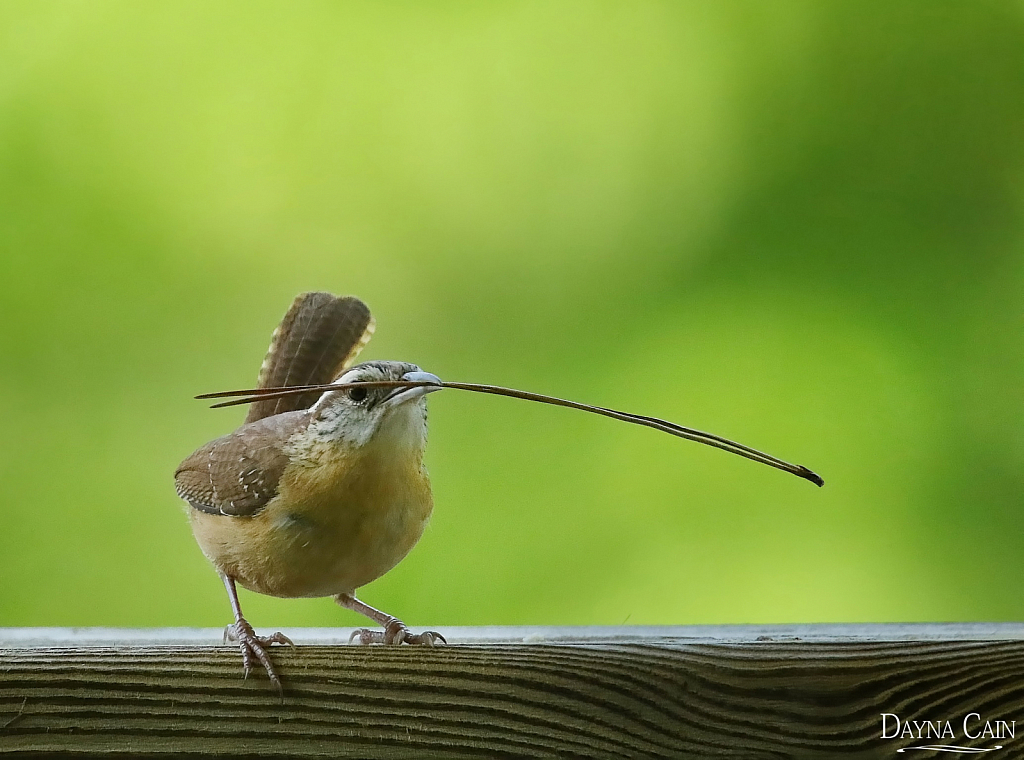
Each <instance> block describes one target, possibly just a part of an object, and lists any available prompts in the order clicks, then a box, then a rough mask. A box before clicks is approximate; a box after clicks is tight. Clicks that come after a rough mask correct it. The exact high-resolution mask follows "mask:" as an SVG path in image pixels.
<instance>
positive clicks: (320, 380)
mask: <svg viewBox="0 0 1024 760" xmlns="http://www.w3.org/2000/svg"><path fill="white" fill-rule="evenodd" d="M373 327H374V322H373V318H372V317H371V316H370V311H369V309H368V308H367V307H366V305H365V304H363V302H362V301H360V300H359V299H357V298H352V297H347V298H338V297H335V296H333V295H331V294H329V293H304V294H302V295H300V296H298V297H297V298H296V299H295V301H294V302H293V303H292V305H291V308H290V309H289V310H288V313H287V314H285V317H284V319H283V320H282V322H281V324H280V325H279V326H278V328H277V330H275V331H274V335H273V338H272V339H271V343H270V349H269V351H268V352H267V357H266V359H265V360H264V362H263V366H262V368H261V369H260V373H259V379H258V387H257V388H256V389H251V390H246V391H229V392H225V393H214V394H206V395H204V396H200V397H199V398H215V397H224V396H248V398H243V399H242V400H241V401H230V402H226V403H225V404H220V405H221V406H227V405H231V404H235V403H250V404H252V405H251V407H250V409H249V414H248V416H247V417H246V420H245V423H244V424H243V425H242V426H241V427H239V428H238V429H237V430H235V431H234V432H233V433H231V434H229V435H226V436H224V437H223V438H218V439H216V440H214V441H211V442H210V443H208V444H206V445H205V446H203V447H202V448H200V449H198V450H196V451H195V452H194V453H193V454H192V455H191V456H190V457H188V458H187V459H186V460H185V461H184V462H182V463H181V465H180V466H179V467H178V469H177V471H176V472H175V474H174V479H175V485H176V488H177V492H178V495H179V496H181V498H182V499H184V500H185V501H187V502H188V503H189V505H190V507H191V508H190V509H189V515H190V517H191V523H192V532H193V533H194V534H195V537H196V540H197V541H198V542H199V546H200V547H201V548H202V550H203V553H204V554H205V555H206V557H207V558H208V559H209V560H210V561H211V562H212V563H213V565H214V567H215V568H216V569H217V572H218V573H219V574H220V577H221V580H222V581H223V582H224V587H225V588H226V589H227V592H228V598H229V600H230V602H231V607H232V610H233V611H234V616H235V622H234V623H233V624H232V625H230V626H228V628H227V629H226V635H227V637H228V638H230V639H231V640H234V641H237V643H238V646H239V648H240V650H241V653H242V662H243V667H244V668H245V672H246V674H248V673H249V671H250V670H251V668H252V666H253V660H254V659H255V660H258V661H259V662H260V664H261V665H262V666H263V667H264V668H265V669H266V671H267V675H268V676H269V677H270V680H271V682H272V683H273V685H274V686H275V688H276V689H277V690H278V691H279V692H280V691H281V681H280V679H279V678H278V676H277V673H276V672H275V670H274V666H273V663H272V662H271V660H270V657H269V655H268V654H267V651H266V650H267V648H269V646H270V645H271V644H275V643H280V644H291V641H289V640H288V638H287V637H285V636H284V635H283V634H281V633H275V634H273V635H272V636H268V637H260V636H257V635H256V634H255V632H254V631H253V629H252V626H250V625H249V623H248V622H247V621H246V619H245V618H244V617H243V615H242V610H241V608H240V606H239V603H238V594H237V591H236V588H235V586H236V584H239V585H241V586H243V587H244V588H247V589H249V590H251V591H256V592H259V593H261V594H268V595H270V596H279V597H289V598H291V597H321V596H332V597H334V600H335V601H336V602H337V603H338V604H340V605H341V606H342V607H345V608H347V609H350V610H354V611H356V612H359V613H361V614H363V615H366V616H367V617H368V618H370V619H371V620H373V621H374V622H375V623H377V624H378V625H380V626H382V627H383V629H384V630H383V631H376V630H368V629H361V630H358V631H356V632H355V633H354V634H353V638H357V637H358V638H359V640H360V641H361V642H362V643H364V644H369V643H384V644H402V643H406V644H423V645H426V646H433V645H435V644H440V643H444V639H443V638H442V637H441V635H440V634H438V633H436V632H433V631H426V632H424V633H419V634H414V633H412V632H410V631H409V629H408V628H407V627H406V626H405V624H404V623H402V621H400V620H398V619H397V618H394V617H392V616H390V615H387V614H385V613H384V612H381V611H380V610H376V609H374V608H373V607H370V606H369V605H367V604H364V603H363V602H361V601H359V600H358V599H357V598H356V596H355V592H356V590H357V589H359V588H360V587H362V586H364V585H365V584H367V583H369V582H370V581H373V580H375V579H376V578H379V577H380V576H382V575H383V574H384V573H386V572H387V571H388V570H390V569H391V568H392V567H394V566H395V565H396V564H398V562H399V561H400V560H401V559H402V558H403V557H404V556H405V555H406V554H407V553H408V552H409V550H410V549H412V547H413V546H414V545H415V544H416V542H417V541H418V540H419V538H420V535H421V534H422V533H423V528H424V526H425V525H426V523H427V520H428V519H429V518H430V512H431V510H432V508H433V500H432V498H431V494H430V481H429V480H428V478H427V472H426V470H425V469H424V466H423V450H424V447H425V445H426V441H427V408H426V398H425V397H426V395H427V394H429V393H432V392H434V391H438V390H441V389H442V388H455V389H460V390H469V391H477V392H483V393H494V394H499V395H507V396H515V397H517V398H522V399H527V400H531V401H541V402H544V403H550V404H557V405H559V406H568V407H571V408H575V409H581V410H584V411H589V412H594V413H597V414H602V415H604V416H608V417H613V418H615V419H619V420H624V421H627V422H633V423H636V424H640V425H645V426H647V427H653V428H655V429H657V430H661V431H663V432H666V433H670V434H672V435H676V436H679V437H682V438H687V439H690V440H696V441H699V442H700V443H704V444H707V445H710V446H715V447H717V448H721V449H724V450H726V451H730V452H732V453H734V454H738V455H740V456H743V457H746V458H748V459H752V460H754V461H757V462H761V463H762V464H767V465H769V466H771V467H776V468H778V469H781V470H785V471H787V472H791V473H793V474H794V475H797V476H799V477H802V478H805V479H807V480H810V481H812V482H813V483H815V484H817V485H822V483H823V481H822V480H821V478H819V477H818V476H817V475H815V474H814V473H813V472H811V471H810V470H808V469H807V468H805V467H802V466H800V465H792V464H789V463H787V462H784V461H782V460H780V459H776V458H775V457H772V456H770V455H768V454H764V453H763V452H760V451H757V450H755V449H751V448H749V447H747V446H743V445H742V444H738V443H735V442H733V441H729V440H727V439H725V438H720V437H718V436H715V435H712V434H710V433H703V432H700V431H697V430H693V429H691V428H685V427H682V426H680V425H676V424H675V423H671V422H667V421H665V420H660V419H657V418H655V417H646V416H643V415H635V414H629V413H626V412H619V411H615V410H613V409H606V408H603V407H594V406H589V405H586V404H580V403H577V402H574V401H566V400H562V399H555V398H552V397H549V396H541V395H539V394H534V393H526V392H523V391H516V390H512V389H508V388H500V387H497V386H489V385H472V384H468V383H443V382H442V381H441V380H440V379H439V378H437V377H436V376H435V375H432V374H430V373H429V372H424V371H422V370H421V369H420V368H419V367H417V366H416V365H415V364H408V363H405V362H393V361H371V362H366V363H364V364H359V365H355V366H352V362H353V361H354V359H355V357H356V355H357V354H358V353H359V351H360V350H361V349H362V347H363V346H364V345H365V344H366V342H367V341H368V340H369V339H370V336H371V334H372V333H373Z"/></svg>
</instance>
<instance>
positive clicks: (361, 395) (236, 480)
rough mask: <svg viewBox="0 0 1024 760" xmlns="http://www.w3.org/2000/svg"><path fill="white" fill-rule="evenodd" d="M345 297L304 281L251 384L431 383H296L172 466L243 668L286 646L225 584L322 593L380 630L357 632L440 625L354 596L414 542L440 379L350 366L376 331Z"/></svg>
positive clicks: (388, 635)
mask: <svg viewBox="0 0 1024 760" xmlns="http://www.w3.org/2000/svg"><path fill="white" fill-rule="evenodd" d="M373 327H374V323H373V318H372V317H371V316H370V312H369V309H367V307H366V305H365V304H363V303H362V302H361V301H359V300H358V299H356V298H336V297H334V296H332V295H330V294H329V293H305V294H303V295H300V296H299V297H298V298H296V299H295V302H294V303H293V304H292V306H291V308H290V309H289V310H288V313H287V314H286V315H285V317H284V320H283V321H282V322H281V325H280V326H279V327H278V329H277V330H276V331H275V332H274V336H273V338H272V340H271V344H270V350H269V351H268V353H267V357H266V359H265V360H264V362H263V367H262V368H261V370H260V374H259V381H258V384H259V386H260V387H261V388H262V387H287V386H295V385H315V384H320V383H326V382H329V381H331V380H335V379H337V380H338V381H339V382H345V383H348V382H354V381H367V380H369V381H373V380H376V381H380V380H406V381H418V382H426V383H436V385H421V386H414V387H411V388H406V387H399V388H363V387H360V386H356V387H353V388H349V389H342V390H335V391H328V392H326V393H322V394H321V393H315V392H314V393H307V394H305V395H294V396H291V397H286V398H278V399H273V400H268V401H261V402H258V403H254V404H253V405H252V406H251V407H250V410H249V414H248V416H247V417H246V421H245V424H243V425H242V426H241V427H240V428H238V429H237V430H235V432H233V433H231V434H229V435H226V436H224V437H223V438H218V439H216V440H214V441H211V442H210V443H208V444H206V445H205V446H203V447H202V448H200V449H198V450H196V451H195V452H194V453H193V454H192V455H191V456H190V457H188V458H187V459H186V460H185V461H183V462H182V463H181V465H180V466H179V467H178V469H177V471H176V472H175V474H174V480H175V486H176V488H177V492H178V495H179V496H181V498H183V499H184V500H185V501H187V502H188V503H189V505H191V509H190V510H189V515H190V517H191V523H192V532H193V534H194V535H195V537H196V540H197V541H198V542H199V546H200V547H201V548H202V550H203V553H204V554H205V555H206V557H207V558H208V559H209V560H210V561H211V562H212V563H213V565H214V567H215V568H217V572H218V573H219V574H220V577H221V580H222V581H223V582H224V586H225V588H226V589H227V592H228V597H229V599H230V601H231V607H232V609H233V610H234V615H235V622H234V624H233V625H231V626H229V627H228V629H227V630H228V636H229V637H230V638H231V639H233V640H235V641H237V642H238V645H239V648H240V649H241V652H242V660H243V666H244V668H245V671H246V673H248V672H249V670H250V669H251V667H252V665H253V659H254V658H255V659H257V660H259V662H260V663H261V664H262V665H263V667H264V668H265V669H266V671H267V674H268V675H269V677H270V680H271V681H272V682H273V684H274V686H275V687H276V688H277V689H278V691H280V690H281V682H280V679H279V678H278V676H277V673H276V672H275V670H274V667H273V664H272V663H271V661H270V657H269V656H268V655H267V653H266V649H265V647H268V646H269V645H270V644H273V643H282V644H291V642H290V641H289V640H288V639H287V638H286V637H285V636H284V635H283V634H281V633H275V634H274V635H273V636H270V637H267V638H263V637H259V636H256V635H255V633H254V632H253V629H252V626H250V625H249V623H248V622H247V621H246V619H245V618H244V616H243V615H242V611H241V608H240V606H239V603H238V595H237V592H236V590H235V584H236V583H237V584H239V585H241V586H242V587H244V588H247V589H249V590H251V591H256V592H259V593H261V594H268V595H270V596H279V597H321V596H333V597H334V599H335V601H336V602H337V603H338V604H340V605H341V606H343V607H346V608H348V609H351V610H355V611H356V612H360V613H362V614H364V615H366V616H367V617H369V618H370V619H371V620H373V621H374V622H376V623H377V624H378V625H381V626H383V627H384V631H383V632H379V631H369V630H362V631H358V632H357V634H358V635H359V638H360V640H361V641H362V642H364V643H372V642H383V643H389V644H390V643H403V642H404V643H409V644H426V645H433V644H436V643H439V642H442V641H443V639H442V637H441V636H440V635H439V634H437V633H434V632H431V631H428V632H426V633H421V634H412V633H410V632H409V630H408V629H407V628H406V626H405V625H404V624H403V623H402V622H401V621H400V620H397V619H396V618H393V617H391V616H390V615H387V614H385V613H383V612H381V611H379V610H376V609H374V608H372V607H370V606H369V605H366V604H364V603H362V602H361V601H359V600H358V599H356V597H355V591H356V589H358V588H359V587H361V586H364V585H365V584H367V583H369V582H370V581H372V580H374V579H376V578H379V577H380V576H381V575H383V574H384V573H386V572H387V571H388V570H390V569H391V568H392V567H394V566H395V565H396V564H398V562H399V560H401V559H402V557H404V556H405V555H406V554H407V553H408V552H409V550H410V549H412V547H413V546H414V545H415V543H416V542H417V541H418V540H419V538H420V535H421V534H422V533H423V528H424V526H425V525H426V524H427V520H428V519H429V518H430V512H431V509H432V508H433V500H432V498H431V494H430V481H429V479H428V478H427V471H426V469H425V468H424V466H423V449H424V446H425V445H426V441H427V408H426V403H425V396H426V395H427V394H428V393H430V391H432V390H439V389H440V387H441V386H440V380H438V378H436V377H435V376H434V375H431V374H430V373H428V372H423V371H421V370H420V368H419V367H417V366H416V365H414V364H407V363H405V362H382V361H375V362H367V363H365V364H360V365H359V366H356V367H351V368H350V365H351V363H352V361H353V359H354V358H355V357H356V355H357V354H358V353H359V350H360V349H361V348H362V347H363V346H364V345H365V344H366V342H367V341H368V340H369V338H370V335H371V334H372V333H373Z"/></svg>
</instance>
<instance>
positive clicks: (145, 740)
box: [0, 624, 1024, 758]
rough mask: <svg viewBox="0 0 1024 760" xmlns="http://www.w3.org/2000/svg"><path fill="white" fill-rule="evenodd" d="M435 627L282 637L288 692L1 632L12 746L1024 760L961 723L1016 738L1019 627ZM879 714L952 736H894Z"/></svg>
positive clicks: (115, 642) (158, 654) (1005, 739)
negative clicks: (423, 642)
mask: <svg viewBox="0 0 1024 760" xmlns="http://www.w3.org/2000/svg"><path fill="white" fill-rule="evenodd" d="M440 630H441V631H442V632H443V633H444V634H445V635H446V636H447V637H448V638H449V641H451V642H452V645H451V646H448V647H444V648H438V649H421V648H411V647H405V648H395V647H357V646H339V645H338V642H342V641H345V640H347V636H348V630H342V629H301V630H297V631H288V630H286V633H288V634H289V635H291V636H292V637H293V638H294V639H295V640H296V642H297V643H301V644H302V646H299V647H297V648H296V649H285V648H278V647H275V648H274V651H273V655H274V659H275V661H276V662H277V664H278V666H279V671H280V672H281V675H282V678H283V680H284V683H285V689H286V694H285V698H284V699H283V700H281V699H279V698H278V697H277V696H276V694H274V693H273V692H272V691H271V690H270V689H269V687H268V684H267V680H266V679H265V678H263V677H256V676H254V677H252V678H250V679H249V680H248V681H245V680H242V678H241V664H240V658H239V656H238V653H237V650H235V649H234V648H232V647H228V646H222V645H219V641H220V635H221V632H220V631H219V630H211V629H168V630H156V631H128V630H118V629H0V754H4V753H13V754H17V755H25V756H28V755H33V754H34V755H38V756H44V755H46V754H48V753H57V752H65V753H71V754H76V755H79V756H86V755H90V754H92V755H107V754H117V753H127V754H130V755H132V756H138V757H146V756H150V757H158V756H161V755H163V756H169V755H172V754H173V755H188V756H195V757H238V756H251V755H262V756H278V757H298V756H303V757H309V756H322V757H365V758H405V757H416V758H431V757H438V758H440V757H455V758H459V757H581V756H586V757H608V758H612V757H614V758H622V757H697V758H700V757H734V758H831V757H836V756H839V755H842V756H844V757H864V758H873V757H880V758H881V757H897V756H900V757H902V756H908V757H909V756H911V753H912V754H913V756H917V757H938V756H940V755H939V754H937V753H936V752H934V751H926V750H913V751H909V750H908V753H907V754H906V755H897V750H899V749H901V748H905V747H912V746H926V745H936V744H947V745H959V746H964V747H972V748H976V749H993V748H995V747H997V746H998V747H1002V749H999V750H994V751H993V752H991V753H988V754H991V755H992V756H994V757H1020V756H1024V739H1022V740H1020V741H1019V740H1018V739H1017V738H1016V737H1015V735H1014V736H1009V735H1005V736H996V735H995V734H996V730H997V729H998V730H1000V731H1002V726H1000V725H999V724H994V728H993V731H992V733H993V735H991V736H976V737H975V738H970V737H969V736H967V735H965V734H964V731H963V719H964V716H967V715H969V714H971V713H977V714H978V718H977V719H974V718H971V720H970V722H969V727H968V731H969V732H970V733H971V734H974V733H978V734H980V733H981V732H982V731H983V727H984V724H985V720H986V719H987V720H992V721H996V720H1004V721H1006V729H1007V730H1009V729H1010V728H1011V727H1012V728H1013V731H1014V734H1015V733H1016V723H1015V722H1013V721H1016V720H1017V718H1018V717H1024V625H1020V624H951V625H879V626H764V627H762V626H726V627H685V628H680V627H653V628H647V627H644V628H582V629H578V628H564V629H550V628H525V629H524V628H483V629H477V628H473V629H456V628H447V629H445V628H442V629H440ZM881 713H891V714H895V715H898V716H900V719H901V721H902V720H907V719H911V720H917V721H924V720H931V721H934V722H936V725H938V722H939V721H946V720H949V721H951V729H952V730H953V731H954V732H955V736H954V738H952V739H951V738H949V737H948V736H947V737H945V738H943V739H941V740H940V739H939V738H938V737H937V736H936V737H931V738H928V737H923V738H922V739H918V738H917V736H916V735H915V736H913V737H909V736H904V737H902V738H893V739H883V738H882V737H881V733H882V722H881ZM889 726H890V731H891V730H892V721H891V719H890V723H889ZM1004 733H1005V731H1004ZM941 756H946V757H952V756H956V755H948V754H947V755H941Z"/></svg>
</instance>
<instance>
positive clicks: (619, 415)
mask: <svg viewBox="0 0 1024 760" xmlns="http://www.w3.org/2000/svg"><path fill="white" fill-rule="evenodd" d="M354 386H362V387H364V388H403V387H404V388H418V387H425V386H431V387H441V388H450V389H452V390H460V391H471V392H473V393H488V394H491V395H495V396H509V397H511V398H518V399H522V400H524V401H536V402H538V403H541V404H551V405H552V406H563V407H567V408H569V409H578V410H580V411H582V412H590V413H591V414H599V415H601V416H602V417H611V418H612V419H615V420H621V421H622V422H630V423H633V424H634V425H643V426H644V427H649V428H653V429H654V430H660V431H661V432H663V433H668V434H669V435H674V436H676V437H678V438H685V439H686V440H688V441H696V442H697V443H703V444H704V445H705V446H713V447H714V448H716V449H722V450H723V451H728V452H730V453H732V454H736V455H737V456H741V457H744V458H745V459H750V460H752V461H754V462H760V463H761V464H766V465H768V466H769V467H774V468H776V469H778V470H783V471H785V472H789V473H792V474H793V475H796V476H797V477H798V478H803V479H805V480H809V481H811V482H812V483H814V484H815V485H816V486H823V485H825V481H824V480H822V478H821V477H820V476H819V475H817V474H816V473H814V472H812V471H811V470H809V469H808V468H806V467H804V466H803V465H798V464H790V463H789V462H786V461H783V460H782V459H778V458H776V457H773V456H771V455H770V454H766V453H764V452H763V451H758V450H757V449H753V448H751V447H749V446H744V445H743V444H742V443H737V442H736V441H730V440H729V439H728V438H722V437H721V436H717V435H714V434H713V433H705V432H703V431H701V430H695V429H693V428H688V427H684V426H682V425H677V424H676V423H674V422H669V421H668V420H663V419H660V418H658V417H648V416H646V415H642V414H631V413H630V412H620V411H618V410H616V409H608V408H606V407H603V406H593V405H591V404H581V403H579V402H578V401H569V400H568V399H562V398H557V397H555V396H545V395H543V394H540V393H530V392H528V391H519V390H516V389H514V388H503V387H501V386H499V385H480V384H477V383H447V382H442V383H441V384H440V386H438V385H437V383H430V382H422V381H412V380H369V381H362V382H354V383H330V384H327V385H297V386H290V387H287V388H249V389H246V390H237V391H221V392H219V393H203V394H201V395H199V396H196V398H197V399H216V398H230V397H233V396H240V397H243V398H234V399H233V400H231V401H224V402H221V403H219V404H213V406H211V407H210V408H211V409H219V408H222V407H226V406H237V405H241V404H251V403H253V402H255V401H263V400H266V399H272V398H281V397H283V396H291V395H294V394H298V393H309V392H310V391H322V392H326V391H337V390H340V389H342V388H347V387H354Z"/></svg>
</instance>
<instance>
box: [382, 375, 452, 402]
mask: <svg viewBox="0 0 1024 760" xmlns="http://www.w3.org/2000/svg"><path fill="white" fill-rule="evenodd" d="M402 379H403V380H408V381H409V382H412V383H430V385H417V386H415V387H412V388H395V390H394V391H393V392H392V393H391V395H389V396H388V397H387V399H385V401H384V403H385V404H387V405H388V406H391V407H394V406H398V405H399V404H404V403H405V402H406V401H412V400H413V399H415V398H419V397H420V396H426V395H427V394H428V393H433V392H434V391H439V390H441V389H442V388H443V387H444V386H442V385H441V378H439V377H438V376H437V375H433V374H431V373H429V372H419V371H417V372H406V373H405V374H404V375H402Z"/></svg>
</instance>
